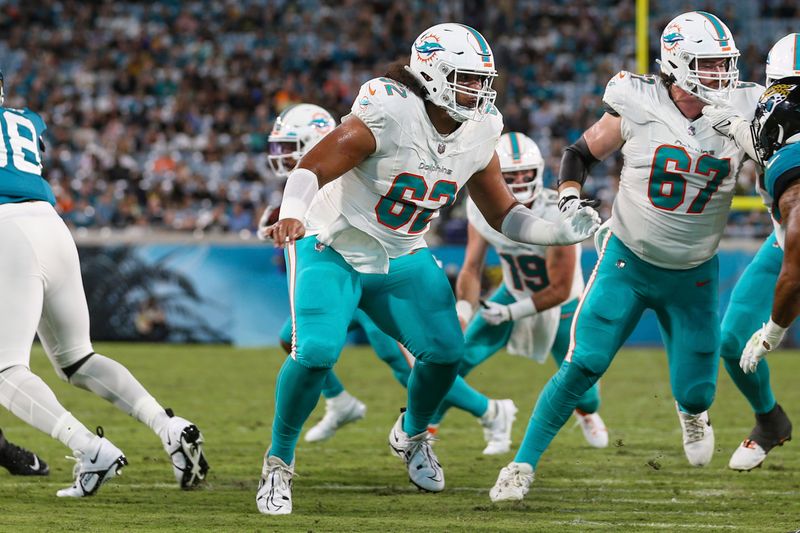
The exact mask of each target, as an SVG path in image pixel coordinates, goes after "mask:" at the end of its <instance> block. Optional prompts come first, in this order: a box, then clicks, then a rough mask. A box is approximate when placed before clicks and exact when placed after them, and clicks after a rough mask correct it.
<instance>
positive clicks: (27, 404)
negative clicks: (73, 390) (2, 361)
mask: <svg viewBox="0 0 800 533" xmlns="http://www.w3.org/2000/svg"><path fill="white" fill-rule="evenodd" d="M0 404H2V405H3V406H4V407H5V408H6V409H8V410H9V411H11V412H12V413H14V414H15V415H16V416H18V417H19V418H21V419H22V420H24V421H25V422H27V423H28V424H30V425H32V426H33V427H35V428H36V429H38V430H40V431H44V432H45V433H47V434H48V435H50V436H51V437H53V438H55V439H58V440H60V441H61V442H63V443H64V444H65V445H66V446H68V447H69V448H70V449H71V450H85V449H86V447H87V446H88V444H89V442H91V440H92V439H93V438H94V435H93V434H92V432H91V431H89V430H88V429H86V426H84V425H83V424H81V423H80V422H79V421H78V420H77V419H76V418H75V417H74V416H72V414H71V413H70V412H69V411H67V410H66V409H64V407H63V406H62V405H61V404H60V403H58V400H57V399H56V396H55V394H53V391H52V390H50V387H48V386H47V384H45V382H44V381H42V379H41V378H40V377H39V376H37V375H36V374H34V373H33V372H31V371H30V370H29V369H28V368H26V367H24V366H13V367H11V368H8V369H6V370H4V371H3V372H0Z"/></svg>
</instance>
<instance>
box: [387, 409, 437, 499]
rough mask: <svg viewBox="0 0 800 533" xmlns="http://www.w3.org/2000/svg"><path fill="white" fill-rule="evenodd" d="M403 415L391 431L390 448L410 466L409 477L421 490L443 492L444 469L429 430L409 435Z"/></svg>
mask: <svg viewBox="0 0 800 533" xmlns="http://www.w3.org/2000/svg"><path fill="white" fill-rule="evenodd" d="M403 417H404V414H403V413H401V414H400V418H398V419H397V422H395V423H394V427H392V430H391V431H390V432H389V448H390V449H391V451H392V453H393V454H394V455H396V456H397V457H399V458H400V459H402V460H403V461H404V462H405V463H406V467H407V468H408V479H409V480H410V481H411V483H413V484H414V485H416V486H417V488H419V489H420V490H424V491H428V492H441V491H443V490H444V471H443V470H442V465H440V464H439V459H437V458H436V454H435V453H433V448H432V447H431V438H432V437H431V434H430V433H428V431H427V430H425V431H423V432H422V433H420V434H419V435H414V436H413V437H409V436H408V434H406V432H405V431H403Z"/></svg>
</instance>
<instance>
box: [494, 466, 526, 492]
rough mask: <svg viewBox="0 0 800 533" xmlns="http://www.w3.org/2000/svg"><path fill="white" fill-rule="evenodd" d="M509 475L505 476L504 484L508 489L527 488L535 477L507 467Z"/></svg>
mask: <svg viewBox="0 0 800 533" xmlns="http://www.w3.org/2000/svg"><path fill="white" fill-rule="evenodd" d="M505 470H506V473H507V475H506V476H504V478H503V480H502V482H501V483H502V484H503V485H504V486H506V487H511V486H513V487H520V488H525V487H527V486H528V485H530V482H531V480H532V479H533V475H531V474H526V473H524V472H523V471H522V470H520V469H519V468H512V467H506V468H505Z"/></svg>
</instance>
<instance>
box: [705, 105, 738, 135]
mask: <svg viewBox="0 0 800 533" xmlns="http://www.w3.org/2000/svg"><path fill="white" fill-rule="evenodd" d="M703 116H704V117H706V119H708V122H709V123H711V127H712V128H714V131H716V132H717V133H719V134H720V135H722V136H725V137H728V138H729V139H733V138H734V137H733V131H734V129H735V128H736V126H737V125H738V124H739V123H740V122H746V121H745V119H744V118H743V117H742V115H741V113H739V111H738V110H737V109H736V108H735V107H733V106H732V105H731V104H730V103H728V102H727V101H724V100H718V101H715V102H714V103H711V104H708V105H707V106H705V107H704V108H703Z"/></svg>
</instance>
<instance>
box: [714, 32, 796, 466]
mask: <svg viewBox="0 0 800 533" xmlns="http://www.w3.org/2000/svg"><path fill="white" fill-rule="evenodd" d="M766 73H767V86H770V85H772V84H773V83H775V82H776V81H777V80H779V79H781V78H786V77H789V76H797V75H800V33H790V34H789V35H786V36H784V37H782V38H781V39H780V40H778V42H776V43H775V45H774V46H773V47H772V48H771V49H770V51H769V54H768V55H767V65H766ZM703 114H704V115H705V116H706V117H707V118H709V120H710V121H711V122H712V124H714V126H715V129H716V130H717V131H718V133H721V134H723V135H727V136H729V137H731V138H732V139H734V140H735V141H736V142H737V143H738V144H739V145H740V146H741V147H742V148H744V149H745V150H746V151H747V153H748V155H750V157H752V158H753V159H754V160H758V155H757V154H756V153H755V147H754V146H753V135H752V134H751V131H750V121H749V120H747V119H745V118H744V117H743V116H741V115H740V113H739V112H738V110H737V109H735V108H732V107H731V106H729V105H727V104H724V103H717V104H716V105H710V106H706V107H704V108H703ZM768 207H769V208H770V209H771V208H772V202H769V205H768ZM773 222H774V223H775V225H776V228H778V227H779V226H780V224H778V223H777V222H775V221H774V219H773ZM776 231H778V230H777V229H776ZM782 261H783V249H782V248H781V246H780V243H779V242H778V241H777V239H776V235H775V232H773V234H772V235H770V236H769V237H768V238H767V240H766V241H765V242H764V244H763V245H762V246H761V248H760V249H759V251H758V253H757V254H756V256H755V257H754V258H753V261H752V262H751V263H750V264H749V265H748V266H747V268H746V269H745V271H744V272H743V273H742V276H741V277H740V278H739V279H738V281H737V282H736V286H735V287H734V288H733V292H732V293H731V299H730V303H729V304H728V308H727V309H726V310H725V316H724V317H723V318H722V342H721V344H720V355H721V356H722V360H723V362H724V364H725V369H726V370H727V371H728V375H729V376H730V377H731V380H733V382H734V383H735V384H736V386H737V387H738V389H739V391H741V393H742V394H743V395H744V397H745V398H747V401H748V402H749V403H750V406H751V407H752V409H753V413H754V415H755V419H756V424H755V426H754V427H753V429H752V430H751V431H750V434H749V435H748V436H747V438H746V439H744V440H743V441H742V443H741V444H739V446H738V447H737V448H736V450H735V451H734V453H733V455H732V456H731V458H730V461H729V462H728V467H729V468H731V469H733V470H752V469H754V468H756V467H758V466H760V465H761V464H762V463H763V462H764V460H765V459H766V457H767V454H768V453H769V452H770V451H771V450H772V449H773V448H775V447H776V446H780V445H782V444H783V443H784V442H786V441H788V440H791V438H792V423H791V421H790V420H789V417H788V416H787V415H786V413H785V412H784V410H783V407H781V405H780V404H779V403H778V402H777V400H776V399H775V395H774V393H773V391H772V386H771V385H770V371H769V365H768V364H767V362H766V361H763V362H762V363H761V364H759V365H758V366H757V367H756V368H755V371H754V372H752V373H746V372H745V371H744V370H742V368H740V365H739V364H740V360H739V359H740V356H741V353H742V351H743V350H744V348H745V346H746V344H747V341H748V339H749V338H750V334H751V333H752V332H753V331H755V330H757V329H758V328H759V327H761V325H762V324H764V323H766V322H767V320H768V319H769V317H770V310H771V309H772V304H773V302H772V300H773V291H771V290H764V288H765V287H773V286H775V284H776V282H777V279H778V274H779V273H780V270H781V263H782Z"/></svg>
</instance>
